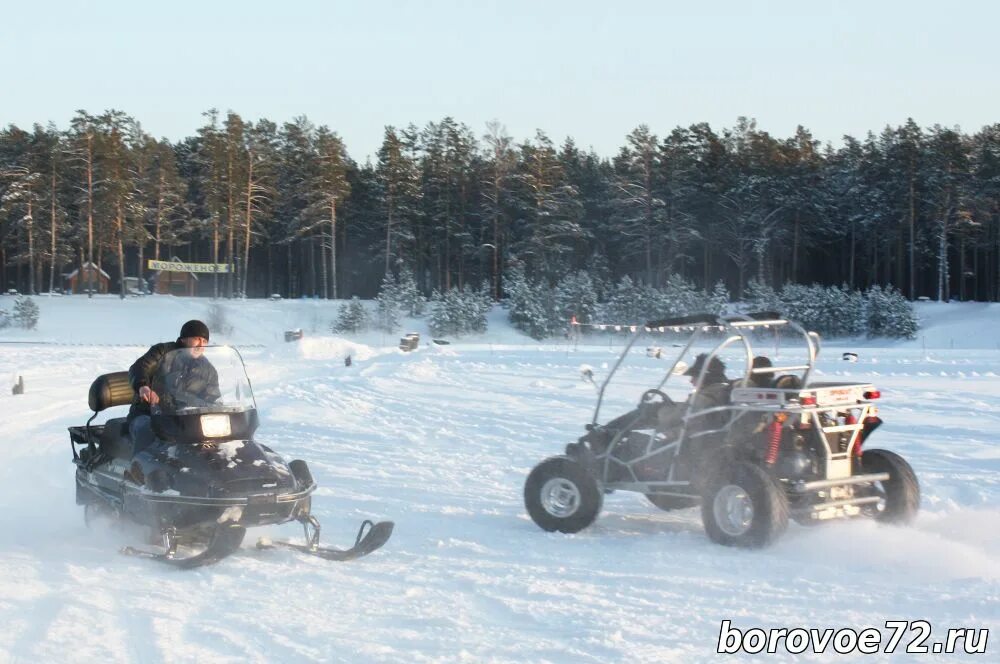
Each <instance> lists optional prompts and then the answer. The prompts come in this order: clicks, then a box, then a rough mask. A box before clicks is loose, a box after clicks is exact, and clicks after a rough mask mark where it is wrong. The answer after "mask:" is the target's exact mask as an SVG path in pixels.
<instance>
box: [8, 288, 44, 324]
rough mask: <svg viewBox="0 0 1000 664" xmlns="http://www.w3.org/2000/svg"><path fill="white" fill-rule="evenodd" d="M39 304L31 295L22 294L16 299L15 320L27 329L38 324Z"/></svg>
mask: <svg viewBox="0 0 1000 664" xmlns="http://www.w3.org/2000/svg"><path fill="white" fill-rule="evenodd" d="M38 316H39V312H38V305H37V304H35V301H34V300H32V299H31V298H30V297H25V296H23V295H22V296H21V297H19V298H17V299H16V300H14V317H13V318H14V322H15V323H16V324H17V325H18V326H19V327H23V328H24V329H26V330H33V329H35V327H37V325H38Z"/></svg>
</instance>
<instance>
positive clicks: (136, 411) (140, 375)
mask: <svg viewBox="0 0 1000 664" xmlns="http://www.w3.org/2000/svg"><path fill="white" fill-rule="evenodd" d="M179 348H183V346H181V345H180V344H178V343H176V342H174V341H168V342H165V343H162V344H156V345H155V346H152V347H151V348H150V349H149V350H147V351H146V353H145V354H144V355H143V356H142V357H140V358H139V359H138V360H136V361H135V362H134V363H133V364H132V366H131V367H129V370H128V380H129V383H131V385H132V390H133V391H134V392H135V395H134V396H133V397H132V407H131V409H130V410H129V413H128V418H129V420H131V419H133V418H135V417H137V416H139V415H149V414H150V409H149V404H148V403H146V402H145V401H142V400H141V399H140V398H139V388H141V387H142V386H144V385H145V386H148V387H150V388H152V389H153V391H154V392H156V393H157V396H159V397H160V399H161V400H163V399H165V398H166V397H167V394H166V393H167V392H169V393H170V394H172V395H173V396H175V397H178V398H179V399H181V400H182V399H184V397H185V396H187V397H188V398H189V399H191V400H202V401H210V402H211V401H215V400H216V399H218V398H219V397H220V396H221V391H220V390H219V374H218V372H217V371H216V370H215V367H213V366H212V363H211V362H209V361H208V360H207V359H206V358H205V357H204V356H202V357H198V358H194V357H189V356H187V355H186V354H183V353H174V354H173V355H171V356H170V358H171V360H172V364H171V366H170V367H162V369H161V365H162V363H163V361H164V358H165V357H166V356H167V354H168V353H170V351H173V350H177V349H179ZM164 375H165V376H166V377H167V378H168V379H169V380H171V381H172V382H171V385H170V387H169V388H167V386H166V385H163V384H156V381H157V379H158V378H163V377H164ZM163 405H165V406H168V405H170V406H180V405H183V404H181V403H175V404H167V403H164V404H163Z"/></svg>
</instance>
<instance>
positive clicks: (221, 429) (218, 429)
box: [201, 415, 232, 438]
mask: <svg viewBox="0 0 1000 664" xmlns="http://www.w3.org/2000/svg"><path fill="white" fill-rule="evenodd" d="M201 433H202V435H203V436H205V438H221V437H223V436H228V435H229V434H231V433H232V428H231V427H230V426H229V416H228V415H202V416H201Z"/></svg>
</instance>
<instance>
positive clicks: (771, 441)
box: [764, 419, 782, 466]
mask: <svg viewBox="0 0 1000 664" xmlns="http://www.w3.org/2000/svg"><path fill="white" fill-rule="evenodd" d="M781 424H782V423H781V421H780V420H777V419H776V420H774V421H773V422H771V424H770V425H768V441H767V457H766V458H765V459H764V460H765V461H766V462H767V465H769V466H773V465H774V462H775V461H777V460H778V448H780V447H781Z"/></svg>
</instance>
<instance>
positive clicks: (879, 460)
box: [861, 449, 920, 524]
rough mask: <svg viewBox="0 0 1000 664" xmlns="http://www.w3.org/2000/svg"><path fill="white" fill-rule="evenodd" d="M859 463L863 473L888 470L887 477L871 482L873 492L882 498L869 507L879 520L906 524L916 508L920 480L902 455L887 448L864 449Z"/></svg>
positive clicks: (918, 505)
mask: <svg viewBox="0 0 1000 664" xmlns="http://www.w3.org/2000/svg"><path fill="white" fill-rule="evenodd" d="M861 465H862V467H863V468H864V470H865V472H866V473H889V479H888V480H886V481H884V482H876V483H875V495H876V496H879V497H881V498H882V500H880V501H879V502H878V503H876V505H875V506H874V508H873V509H872V516H873V517H874V518H875V520H876V521H879V522H881V523H898V524H906V523H910V522H911V521H913V518H914V517H915V516H916V515H917V511H918V510H919V509H920V484H919V483H918V482H917V476H916V474H914V472H913V468H911V467H910V464H909V463H907V462H906V459H904V458H903V457H901V456H899V455H898V454H896V453H894V452H890V451H888V450H878V449H873V450H865V451H864V452H863V453H862V455H861Z"/></svg>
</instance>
